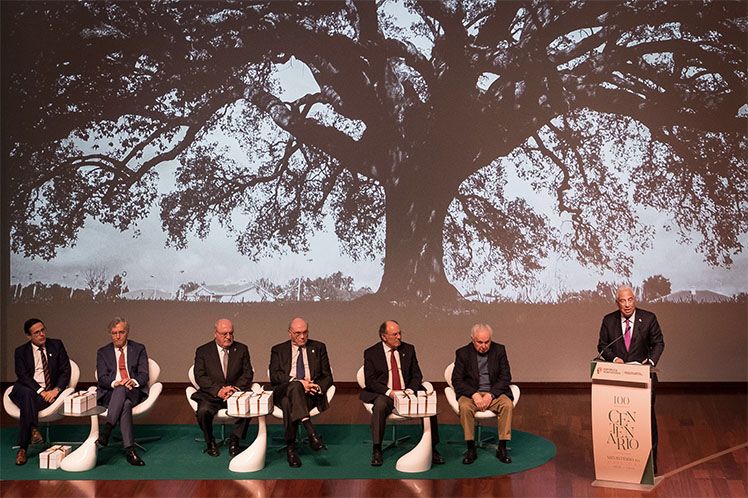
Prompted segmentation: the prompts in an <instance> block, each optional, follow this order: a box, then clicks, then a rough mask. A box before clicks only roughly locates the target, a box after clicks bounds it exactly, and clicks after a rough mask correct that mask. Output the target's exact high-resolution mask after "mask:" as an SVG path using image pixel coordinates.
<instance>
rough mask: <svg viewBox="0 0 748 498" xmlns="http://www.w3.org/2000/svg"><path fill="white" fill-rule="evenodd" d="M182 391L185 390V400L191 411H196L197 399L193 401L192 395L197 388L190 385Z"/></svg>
mask: <svg viewBox="0 0 748 498" xmlns="http://www.w3.org/2000/svg"><path fill="white" fill-rule="evenodd" d="M184 391H185V394H186V395H187V402H188V403H189V404H190V406H191V407H192V411H193V412H196V411H197V401H195V400H194V399H192V395H193V394H195V393H196V392H197V389H195V388H194V387H192V386H190V387H188V388H187V389H185V390H184Z"/></svg>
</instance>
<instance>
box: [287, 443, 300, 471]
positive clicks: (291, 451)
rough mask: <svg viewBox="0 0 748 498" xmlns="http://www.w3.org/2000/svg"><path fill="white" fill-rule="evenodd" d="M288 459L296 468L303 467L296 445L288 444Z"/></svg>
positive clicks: (289, 464) (292, 466)
mask: <svg viewBox="0 0 748 498" xmlns="http://www.w3.org/2000/svg"><path fill="white" fill-rule="evenodd" d="M286 459H287V460H288V466H289V467H291V468H294V469H297V468H299V467H301V458H299V452H298V451H297V449H296V446H295V445H288V446H286Z"/></svg>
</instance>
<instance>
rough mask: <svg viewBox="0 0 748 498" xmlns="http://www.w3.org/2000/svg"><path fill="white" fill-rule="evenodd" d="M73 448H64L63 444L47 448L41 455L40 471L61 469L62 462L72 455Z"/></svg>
mask: <svg viewBox="0 0 748 498" xmlns="http://www.w3.org/2000/svg"><path fill="white" fill-rule="evenodd" d="M71 450H72V446H63V445H61V444H58V445H55V446H52V447H50V448H47V449H46V450H44V451H42V452H41V453H39V468H40V469H59V468H60V462H62V459H63V458H65V457H66V456H68V455H69V454H70V451H71Z"/></svg>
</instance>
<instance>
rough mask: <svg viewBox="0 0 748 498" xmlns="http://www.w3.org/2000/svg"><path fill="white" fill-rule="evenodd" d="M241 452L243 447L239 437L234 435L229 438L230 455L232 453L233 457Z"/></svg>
mask: <svg viewBox="0 0 748 498" xmlns="http://www.w3.org/2000/svg"><path fill="white" fill-rule="evenodd" d="M241 452H242V449H241V447H240V446H239V439H237V438H233V437H232V438H231V439H230V440H229V455H231V456H232V457H235V456H236V455H238V454H239V453H241Z"/></svg>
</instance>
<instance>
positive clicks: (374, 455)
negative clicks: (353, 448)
mask: <svg viewBox="0 0 748 498" xmlns="http://www.w3.org/2000/svg"><path fill="white" fill-rule="evenodd" d="M383 461H384V456H382V450H374V451H372V452H371V465H372V467H381V466H382V462H383Z"/></svg>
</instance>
